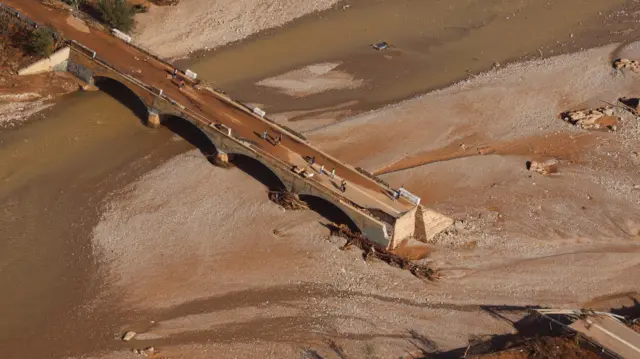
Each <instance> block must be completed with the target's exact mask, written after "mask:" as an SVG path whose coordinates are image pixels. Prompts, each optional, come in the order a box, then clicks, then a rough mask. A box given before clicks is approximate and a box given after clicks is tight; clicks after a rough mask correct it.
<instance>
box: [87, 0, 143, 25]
mask: <svg viewBox="0 0 640 359" xmlns="http://www.w3.org/2000/svg"><path fill="white" fill-rule="evenodd" d="M97 9H98V11H99V12H100V16H101V17H102V21H104V22H105V23H106V24H107V25H109V26H110V27H112V28H116V29H118V30H120V31H124V32H129V31H130V30H131V29H133V25H134V21H133V15H135V13H136V11H135V9H134V7H133V6H131V4H129V2H128V1H127V0H98V6H97Z"/></svg>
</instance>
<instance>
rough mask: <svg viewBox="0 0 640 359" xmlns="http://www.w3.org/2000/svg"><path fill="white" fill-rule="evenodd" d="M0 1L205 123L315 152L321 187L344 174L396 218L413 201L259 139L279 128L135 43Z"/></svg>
mask: <svg viewBox="0 0 640 359" xmlns="http://www.w3.org/2000/svg"><path fill="white" fill-rule="evenodd" d="M2 3H4V4H6V5H7V6H10V7H12V8H14V9H16V10H18V11H20V12H22V13H23V14H25V15H26V16H28V17H30V18H31V19H33V20H34V21H36V22H38V23H41V24H45V25H47V26H50V27H52V28H54V29H56V30H57V31H59V32H60V33H61V34H62V35H63V36H64V37H65V38H66V39H70V40H75V41H77V42H79V43H81V44H83V45H85V46H87V47H89V48H91V49H92V50H94V51H96V53H97V54H98V56H99V57H100V58H101V59H103V60H105V61H106V62H108V63H109V64H110V65H111V66H113V67H114V68H116V69H117V70H118V71H120V72H122V73H124V74H126V75H129V76H131V77H134V78H136V79H137V80H139V81H141V82H143V83H146V84H148V85H151V86H153V87H155V88H158V89H162V90H163V92H164V94H166V95H167V96H169V97H170V98H172V99H173V100H175V101H177V102H178V103H179V104H181V105H183V106H185V107H186V108H188V109H189V111H190V112H194V113H196V114H197V115H198V119H199V120H201V121H204V122H208V123H215V122H217V123H222V124H224V125H226V126H228V127H230V128H231V129H232V130H233V132H234V134H235V135H236V136H238V137H245V138H247V139H249V140H252V141H253V142H255V146H256V147H258V148H260V149H261V150H263V151H265V152H266V153H269V154H270V155H272V156H274V157H276V158H278V159H280V160H282V161H284V162H286V163H288V164H290V165H292V166H294V165H297V166H299V167H304V166H305V165H306V161H305V160H304V157H305V156H308V157H313V156H315V158H316V163H317V166H315V168H314V169H315V170H316V173H315V176H313V177H312V178H310V180H312V181H317V182H318V183H320V184H322V185H323V186H324V187H326V188H329V189H330V190H332V191H335V192H338V193H339V190H338V188H337V186H335V185H334V184H338V185H339V183H340V180H341V179H345V180H346V181H347V183H348V184H347V192H346V193H345V194H344V196H345V197H346V198H347V199H349V200H351V201H352V202H355V203H357V204H358V205H360V206H362V207H365V208H375V209H379V210H381V211H383V212H385V213H387V214H389V215H391V216H393V217H396V218H397V217H399V216H400V215H401V214H402V213H404V212H406V211H408V210H411V209H412V208H413V207H414V206H413V205H412V204H411V203H410V202H408V201H406V200H404V199H401V200H399V201H395V200H393V199H392V198H391V197H390V194H389V193H388V190H387V189H386V188H384V187H383V186H381V185H379V184H378V183H376V182H375V181H373V180H371V179H370V178H368V177H366V176H364V175H362V174H361V173H359V172H358V171H356V170H355V169H353V168H351V167H349V166H348V165H346V164H343V163H341V162H340V161H338V160H336V159H334V158H332V157H331V156H329V155H327V154H326V153H324V152H322V151H320V150H318V149H316V148H314V147H312V146H310V145H309V144H307V143H305V142H303V141H300V140H298V139H297V138H295V137H293V136H289V135H288V134H286V133H285V134H284V135H283V141H282V143H281V145H280V146H273V145H271V144H270V143H268V142H267V141H264V140H262V139H261V138H260V134H262V133H263V131H268V133H270V134H271V135H272V136H275V135H276V133H279V128H277V127H276V126H275V125H273V124H271V123H269V122H267V121H264V120H263V119H260V118H257V117H256V116H253V115H252V114H249V113H247V112H245V111H243V110H241V109H239V108H237V107H235V106H234V105H232V104H230V103H228V102H227V101H226V99H224V98H222V97H220V96H218V95H217V94H214V93H211V92H209V91H204V90H197V89H195V88H193V87H191V86H188V85H187V86H185V87H184V88H183V89H178V87H177V86H176V85H175V83H173V82H172V81H171V80H170V79H167V74H168V72H171V71H172V68H171V67H170V66H169V65H167V64H165V63H163V62H161V61H158V60H155V59H153V58H151V57H149V56H147V55H146V54H144V53H143V52H141V51H139V50H138V49H136V48H134V47H132V46H129V45H127V44H126V43H125V42H123V41H121V40H119V39H117V38H114V37H113V36H111V34H108V33H105V32H102V31H98V30H96V29H94V28H90V30H89V32H83V31H81V30H78V29H77V28H75V27H73V26H72V25H70V24H69V23H68V22H67V19H68V18H69V14H68V13H65V12H63V11H60V10H56V9H52V8H49V7H46V6H45V5H43V4H42V3H41V2H39V1H36V0H2ZM257 61H258V60H257ZM320 165H324V167H325V170H327V171H331V169H332V168H335V169H336V179H331V178H330V177H329V176H327V175H320V174H319V173H318V171H319V166H320Z"/></svg>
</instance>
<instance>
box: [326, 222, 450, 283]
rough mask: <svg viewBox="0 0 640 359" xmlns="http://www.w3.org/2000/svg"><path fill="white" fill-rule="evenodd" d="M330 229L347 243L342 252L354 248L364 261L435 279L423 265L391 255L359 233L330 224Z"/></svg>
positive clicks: (430, 270) (435, 273) (419, 276)
mask: <svg viewBox="0 0 640 359" xmlns="http://www.w3.org/2000/svg"><path fill="white" fill-rule="evenodd" d="M330 229H331V235H334V236H338V237H342V238H345V239H346V240H347V243H346V244H345V245H344V246H343V247H342V249H343V250H344V249H348V248H350V247H351V246H356V247H358V248H360V249H361V250H362V251H363V252H364V253H363V257H364V259H365V260H368V259H371V258H377V259H380V260H382V261H383V262H386V263H387V264H389V265H391V266H393V267H397V268H401V269H404V270H408V271H409V272H411V274H413V275H414V276H416V277H418V278H426V279H428V280H435V279H437V276H438V273H437V271H436V270H434V269H432V268H429V267H426V266H424V265H419V264H416V263H413V262H411V261H410V260H408V259H406V258H404V257H401V256H399V255H396V254H393V253H391V252H389V251H388V250H386V249H385V248H382V247H380V246H379V245H376V244H375V243H373V242H371V241H369V240H368V239H366V238H365V237H364V236H363V235H362V234H361V233H354V232H352V231H351V230H350V229H349V228H348V227H347V226H345V225H344V224H341V225H336V224H331V225H330Z"/></svg>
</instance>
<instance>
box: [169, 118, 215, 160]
mask: <svg viewBox="0 0 640 359" xmlns="http://www.w3.org/2000/svg"><path fill="white" fill-rule="evenodd" d="M160 123H162V125H163V126H164V127H165V128H167V129H168V130H169V131H171V132H173V133H175V134H176V135H178V136H180V137H182V139H184V140H185V141H187V142H189V143H190V144H191V145H192V146H193V147H195V148H197V149H199V150H200V152H201V153H202V154H203V155H204V156H205V157H207V158H209V159H210V161H211V160H212V157H215V155H216V154H217V153H218V150H217V149H216V146H215V145H214V144H213V143H212V142H211V140H210V139H209V137H207V135H205V134H204V132H202V131H201V130H200V129H199V128H198V127H196V126H195V125H194V124H192V123H191V122H189V121H187V120H185V119H183V118H181V117H177V116H172V115H162V116H161V119H160Z"/></svg>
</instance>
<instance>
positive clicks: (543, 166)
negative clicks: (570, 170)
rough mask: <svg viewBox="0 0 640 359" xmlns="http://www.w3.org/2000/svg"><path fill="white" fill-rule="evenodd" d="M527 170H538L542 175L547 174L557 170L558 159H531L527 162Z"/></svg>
mask: <svg viewBox="0 0 640 359" xmlns="http://www.w3.org/2000/svg"><path fill="white" fill-rule="evenodd" d="M528 169H529V171H533V172H538V173H539V174H541V175H543V176H548V175H550V174H552V173H556V172H558V161H557V160H556V159H550V160H546V161H544V162H538V161H531V162H530V163H529V164H528Z"/></svg>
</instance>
